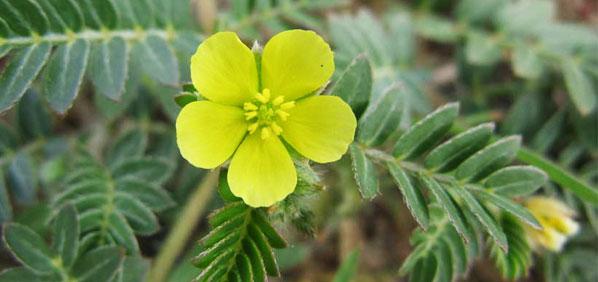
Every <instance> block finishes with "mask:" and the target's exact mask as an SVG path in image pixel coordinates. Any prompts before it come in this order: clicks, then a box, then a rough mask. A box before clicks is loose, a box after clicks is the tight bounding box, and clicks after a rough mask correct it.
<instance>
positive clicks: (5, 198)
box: [0, 169, 12, 224]
mask: <svg viewBox="0 0 598 282" xmlns="http://www.w3.org/2000/svg"><path fill="white" fill-rule="evenodd" d="M11 219H12V204H11V203H10V197H9V195H8V191H7V190H6V182H5V181H4V171H2V170H1V169H0V224H4V222H6V221H9V220H11Z"/></svg>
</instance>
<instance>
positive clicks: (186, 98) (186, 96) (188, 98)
mask: <svg viewBox="0 0 598 282" xmlns="http://www.w3.org/2000/svg"><path fill="white" fill-rule="evenodd" d="M197 98H198V97H197V95H195V94H192V93H188V92H183V93H181V94H179V95H177V96H174V101H175V102H176V104H177V105H179V107H181V108H183V107H185V106H186V105H187V104H189V103H191V102H195V101H197Z"/></svg>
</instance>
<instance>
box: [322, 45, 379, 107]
mask: <svg viewBox="0 0 598 282" xmlns="http://www.w3.org/2000/svg"><path fill="white" fill-rule="evenodd" d="M371 92H372V67H371V66H370V63H369V60H368V59H367V57H366V56H365V55H363V54H362V55H359V56H357V57H356V58H355V59H354V60H353V62H351V64H350V65H349V66H348V67H347V69H345V71H344V72H343V73H342V74H341V77H340V78H339V79H338V80H337V82H336V84H335V85H334V87H333V88H332V90H331V93H332V95H336V96H339V97H341V98H342V99H343V100H345V102H347V103H348V104H349V105H350V106H351V108H352V109H353V112H355V115H356V116H358V117H359V116H360V115H361V113H363V111H364V110H365V108H366V106H367V105H368V101H369V100H370V95H371Z"/></svg>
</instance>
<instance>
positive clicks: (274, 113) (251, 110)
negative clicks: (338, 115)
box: [243, 88, 295, 139]
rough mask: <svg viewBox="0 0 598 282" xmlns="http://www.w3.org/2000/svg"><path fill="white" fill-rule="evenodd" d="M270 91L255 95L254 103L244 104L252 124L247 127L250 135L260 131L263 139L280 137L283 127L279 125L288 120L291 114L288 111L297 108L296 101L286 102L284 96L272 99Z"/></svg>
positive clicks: (246, 117)
mask: <svg viewBox="0 0 598 282" xmlns="http://www.w3.org/2000/svg"><path fill="white" fill-rule="evenodd" d="M271 98H272V97H271V95H270V89H267V88H266V89H264V90H263V91H262V93H258V94H255V97H254V100H253V101H252V102H247V103H245V104H243V109H244V110H245V119H246V120H248V121H250V122H251V123H250V124H249V126H248V127H247V131H249V134H253V133H255V132H256V131H259V132H260V134H261V137H262V139H266V138H268V137H270V136H271V135H272V133H274V134H276V135H280V133H282V127H280V125H279V123H280V122H283V121H285V120H287V118H288V117H289V113H288V112H286V110H288V109H291V108H293V107H294V106H295V102H294V101H290V102H285V101H284V97H283V96H278V97H276V98H274V99H271Z"/></svg>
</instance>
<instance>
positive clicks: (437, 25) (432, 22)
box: [415, 16, 459, 43]
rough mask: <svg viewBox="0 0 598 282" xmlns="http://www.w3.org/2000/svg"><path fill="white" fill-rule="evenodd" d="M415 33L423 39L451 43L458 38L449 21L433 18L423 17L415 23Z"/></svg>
mask: <svg viewBox="0 0 598 282" xmlns="http://www.w3.org/2000/svg"><path fill="white" fill-rule="evenodd" d="M415 28H416V30H417V32H418V33H419V34H420V35H422V36H423V37H426V38H430V39H433V40H437V41H440V42H446V43H451V42H455V41H456V40H457V39H458V38H459V33H458V32H457V29H456V28H455V26H453V23H452V22H450V21H449V20H446V19H442V18H439V17H434V16H423V17H420V18H419V19H417V21H416V22H415Z"/></svg>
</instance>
